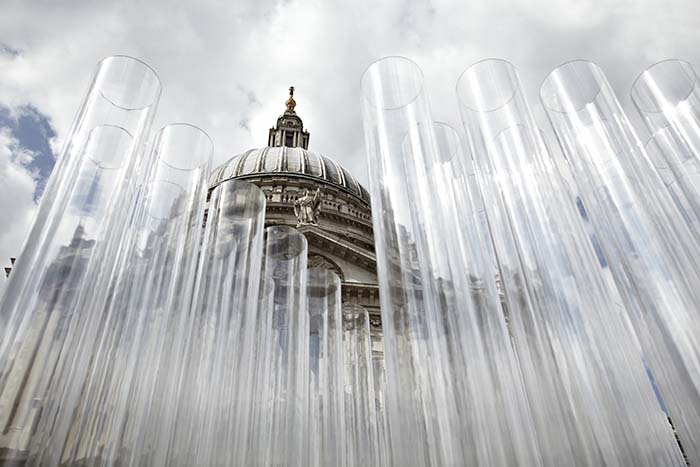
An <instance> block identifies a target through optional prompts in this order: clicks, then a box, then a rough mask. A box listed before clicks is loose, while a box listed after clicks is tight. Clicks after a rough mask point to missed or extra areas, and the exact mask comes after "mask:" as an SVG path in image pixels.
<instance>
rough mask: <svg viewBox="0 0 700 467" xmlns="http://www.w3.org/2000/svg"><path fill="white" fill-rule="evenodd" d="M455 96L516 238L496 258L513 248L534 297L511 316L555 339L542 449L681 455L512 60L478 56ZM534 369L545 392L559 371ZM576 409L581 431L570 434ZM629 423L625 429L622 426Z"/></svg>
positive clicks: (582, 457) (578, 454) (615, 459)
mask: <svg viewBox="0 0 700 467" xmlns="http://www.w3.org/2000/svg"><path fill="white" fill-rule="evenodd" d="M458 94H459V96H460V99H461V103H462V106H461V110H462V117H463V120H464V125H465V128H466V130H467V132H468V134H469V137H470V142H471V145H472V153H473V154H474V156H475V165H476V168H477V172H478V174H479V177H480V181H481V182H482V187H483V188H484V190H485V192H486V193H488V198H489V199H490V200H493V201H495V202H496V203H497V208H500V212H499V214H502V215H503V216H504V217H506V218H507V220H508V223H507V224H506V225H498V224H497V222H495V223H494V228H500V229H506V230H509V231H510V232H511V233H510V235H512V238H513V240H514V242H513V244H512V245H501V244H499V245H498V246H497V252H498V254H499V257H500V256H503V255H508V254H512V251H513V250H515V251H517V253H518V257H519V258H520V262H521V265H522V267H523V269H524V272H525V274H526V283H527V284H528V292H529V294H530V296H531V297H532V298H533V300H534V301H536V303H537V306H536V307H533V308H530V309H526V310H524V312H525V313H526V314H527V315H526V316H517V317H516V316H513V318H515V319H514V320H513V322H514V323H517V324H523V323H528V322H529V321H531V320H532V321H537V322H538V323H539V324H540V325H541V326H542V327H543V329H544V330H545V336H546V337H545V342H544V343H537V344H536V345H538V346H541V345H546V346H548V347H550V348H551V355H552V356H553V359H554V360H553V361H551V362H549V365H551V366H550V367H549V368H548V369H547V370H549V369H551V368H556V369H558V371H557V372H556V374H555V375H553V376H554V378H555V379H559V380H560V381H561V383H563V384H561V385H560V386H559V387H556V388H554V391H555V394H553V396H554V397H558V398H560V399H559V400H561V401H562V402H563V405H564V410H563V413H561V414H557V413H552V410H551V406H552V404H551V401H552V400H556V399H551V400H547V401H543V400H540V401H539V402H540V403H541V404H539V405H535V407H533V412H534V416H535V418H536V419H537V420H538V432H539V433H540V434H541V438H540V445H541V446H542V448H543V455H544V456H552V457H550V458H548V460H547V461H546V463H547V464H561V463H563V462H566V460H565V459H566V453H565V452H562V451H561V450H560V449H561V447H562V445H564V443H569V445H570V446H571V450H572V452H571V455H572V457H573V458H574V459H577V460H578V461H580V462H582V463H585V464H589V465H598V464H602V463H605V464H609V465H624V464H626V463H628V462H633V463H634V464H635V465H649V466H655V465H660V464H664V465H674V463H675V465H682V462H683V461H682V458H681V456H680V452H679V451H678V448H677V445H676V444H675V440H674V439H673V436H672V433H671V432H670V430H669V427H668V424H667V422H666V420H665V419H664V417H663V413H662V412H661V410H660V408H659V407H658V404H657V403H656V400H655V397H654V394H653V391H652V388H651V385H650V384H649V381H648V378H647V375H646V371H645V369H644V366H643V364H642V359H641V355H640V352H639V350H638V349H637V346H636V341H635V338H634V336H633V335H631V334H630V333H629V331H628V329H627V326H626V323H625V321H624V319H623V316H622V315H621V314H620V313H619V312H617V311H615V299H616V297H617V292H616V290H611V289H610V287H609V284H608V283H607V282H606V281H605V280H604V276H603V274H602V271H601V268H600V265H599V263H598V261H597V258H596V255H595V252H594V250H593V246H592V244H591V243H590V241H589V239H588V236H587V234H586V231H585V229H584V227H583V224H582V222H581V219H580V217H579V216H578V214H577V213H576V211H575V210H574V209H573V205H572V204H570V202H569V199H568V198H567V197H562V194H563V193H565V190H564V189H563V187H562V186H560V184H559V182H560V177H559V176H558V174H557V173H556V170H555V166H554V163H553V160H552V159H551V158H550V157H549V156H548V154H547V152H546V148H545V146H544V144H543V142H542V140H541V139H540V132H539V130H538V129H537V128H536V126H535V125H534V119H533V117H532V114H531V112H530V110H529V107H528V104H527V102H526V100H525V98H524V95H523V93H522V89H521V85H520V80H519V77H518V73H517V70H516V69H515V67H513V65H511V64H510V63H508V62H506V61H503V60H496V59H489V60H483V61H480V62H477V63H475V64H474V65H472V66H470V67H469V68H467V70H466V71H465V72H464V74H463V75H462V78H461V79H460V81H459V82H458ZM489 214H491V213H489ZM491 217H497V216H491ZM582 291H585V294H583V293H582ZM506 293H508V291H507V290H506ZM518 312H519V310H518ZM516 331H517V332H516V334H515V340H516V341H518V340H520V339H524V338H525V339H526V336H528V335H532V332H530V330H529V329H527V328H521V326H520V325H518V326H517V329H516ZM613 349H614V350H613ZM523 360H525V359H523ZM543 367H545V368H546V365H543ZM539 370H540V369H539V368H536V367H535V368H527V370H526V371H527V372H533V371H534V374H528V375H527V376H526V377H527V378H528V379H529V383H530V385H531V390H530V396H531V400H535V401H536V397H538V396H539V397H541V396H542V393H545V394H548V392H547V389H549V388H547V386H546V385H545V384H540V383H541V381H542V380H549V378H552V377H553V376H552V375H551V374H545V375H542V374H540V373H541V371H539ZM567 385H570V388H569V389H567ZM539 386H542V387H543V389H545V390H544V391H540V388H539ZM571 388H575V389H571ZM542 403H543V404H542ZM535 404H537V402H535ZM641 407H644V408H645V410H644V411H642V410H640V408H641ZM574 414H576V415H575V416H576V418H577V423H576V425H575V430H569V431H568V432H567V425H566V422H567V421H568V420H569V419H570V417H572V416H574ZM550 419H551V420H550ZM562 421H564V422H565V423H564V425H558V423H560V422H562ZM622 432H624V433H627V436H626V437H625V439H620V437H619V435H618V434H619V433H622ZM562 434H563V435H566V436H567V438H568V439H566V440H564V443H562V440H560V439H557V437H558V436H560V435H562ZM552 441H554V442H552Z"/></svg>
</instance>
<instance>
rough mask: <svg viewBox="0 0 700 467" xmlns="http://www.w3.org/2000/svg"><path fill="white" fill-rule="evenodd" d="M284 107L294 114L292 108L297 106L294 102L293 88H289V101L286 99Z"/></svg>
mask: <svg viewBox="0 0 700 467" xmlns="http://www.w3.org/2000/svg"><path fill="white" fill-rule="evenodd" d="M285 105H286V106H287V110H290V111H292V112H294V107H296V105H297V103H296V101H295V100H294V86H289V99H287V102H285Z"/></svg>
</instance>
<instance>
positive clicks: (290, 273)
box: [265, 226, 309, 467]
mask: <svg viewBox="0 0 700 467" xmlns="http://www.w3.org/2000/svg"><path fill="white" fill-rule="evenodd" d="M265 234H266V243H265V275H266V276H267V277H270V278H271V279H272V281H273V282H274V299H273V308H272V333H271V336H270V338H271V341H272V348H271V349H270V350H271V352H272V361H271V381H270V394H269V397H270V404H271V414H270V418H271V421H272V427H271V436H270V445H269V446H267V449H266V454H267V455H268V456H270V458H269V459H268V462H266V464H267V465H270V464H272V465H282V464H285V465H290V466H291V465H298V466H300V467H301V466H305V465H307V464H308V463H307V457H308V447H307V444H306V442H307V441H308V423H309V418H308V393H309V372H308V369H309V321H308V312H307V309H306V265H307V248H308V247H307V242H306V237H304V235H303V234H302V233H300V232H299V231H298V230H296V229H294V228H292V227H287V226H271V227H268V228H267V229H265Z"/></svg>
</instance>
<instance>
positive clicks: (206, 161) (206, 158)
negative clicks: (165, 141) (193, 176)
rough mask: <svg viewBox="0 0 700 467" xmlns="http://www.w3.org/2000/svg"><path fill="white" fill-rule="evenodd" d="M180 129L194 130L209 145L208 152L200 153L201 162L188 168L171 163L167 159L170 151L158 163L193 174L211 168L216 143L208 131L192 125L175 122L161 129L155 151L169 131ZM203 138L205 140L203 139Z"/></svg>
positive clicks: (156, 139) (157, 136)
mask: <svg viewBox="0 0 700 467" xmlns="http://www.w3.org/2000/svg"><path fill="white" fill-rule="evenodd" d="M179 128H187V129H190V130H194V131H195V134H197V137H198V138H200V139H201V141H205V142H206V144H207V148H206V151H204V150H202V151H199V155H198V159H200V160H199V161H197V163H195V164H193V165H191V166H188V167H183V166H179V165H177V164H175V163H174V162H172V161H169V160H168V159H167V154H168V153H170V151H166V157H165V158H163V157H159V158H158V162H159V163H162V164H165V165H166V166H168V167H170V168H172V169H174V170H178V171H182V172H192V171H194V170H201V169H203V168H206V167H208V166H211V163H212V161H213V158H214V142H213V141H212V139H211V137H210V136H209V134H208V133H207V132H206V131H204V130H202V129H201V128H200V127H198V126H197V125H193V124H191V123H186V122H175V123H169V124H167V125H164V126H163V127H161V129H160V130H158V132H157V133H156V137H155V139H154V141H155V143H157V144H156V146H155V148H154V149H158V148H159V147H160V143H161V141H162V138H163V137H164V136H165V134H166V132H167V131H168V130H177V129H179ZM202 136H203V138H202ZM205 152H206V155H204V153H205ZM174 153H177V151H174ZM160 155H161V154H160V153H159V156H160ZM207 175H208V174H207ZM217 186H218V185H217Z"/></svg>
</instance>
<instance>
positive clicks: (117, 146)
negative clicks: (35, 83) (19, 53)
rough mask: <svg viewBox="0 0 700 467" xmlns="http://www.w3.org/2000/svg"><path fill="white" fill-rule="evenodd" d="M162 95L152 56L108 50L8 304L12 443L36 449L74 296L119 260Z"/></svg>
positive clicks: (6, 416) (2, 383)
mask: <svg viewBox="0 0 700 467" xmlns="http://www.w3.org/2000/svg"><path fill="white" fill-rule="evenodd" d="M159 97H160V81H159V79H158V77H157V75H156V74H155V72H154V71H153V70H152V69H151V68H150V67H148V65H146V64H144V63H143V62H141V61H139V60H136V59H133V58H130V57H123V56H116V57H108V58H106V59H104V60H102V61H101V62H100V64H99V66H98V69H97V73H96V75H95V77H94V79H93V81H92V83H91V85H90V88H89V90H88V93H87V95H86V97H85V99H84V101H83V103H82V104H81V107H80V109H79V111H78V114H77V117H76V119H75V121H74V123H73V126H72V128H71V130H70V131H69V133H68V135H67V138H66V144H65V146H64V148H63V150H62V152H61V155H60V156H59V157H58V161H57V164H56V166H55V168H54V170H53V173H52V176H51V178H50V180H49V183H48V185H47V188H46V191H45V192H44V196H43V197H42V202H41V205H40V207H39V210H38V213H37V217H36V219H35V221H34V225H33V226H32V229H31V231H30V234H29V237H28V238H27V241H26V243H25V247H24V250H23V252H22V254H21V255H20V256H19V257H18V260H17V263H16V264H15V267H14V268H13V271H12V275H11V277H10V281H9V284H8V291H7V292H6V293H5V295H4V297H3V299H2V304H1V305H0V319H1V320H2V326H0V328H1V330H0V332H1V333H2V338H1V341H0V414H2V415H1V419H0V425H2V433H3V435H2V441H1V442H0V444H1V445H2V447H4V448H8V449H9V450H12V451H16V450H19V451H22V450H25V449H26V447H27V442H28V434H29V430H30V427H31V425H32V423H33V421H34V420H35V419H36V416H38V414H39V412H40V410H41V405H42V402H38V401H43V394H42V392H43V390H44V389H45V385H46V384H47V380H48V379H49V378H50V375H51V372H50V371H48V369H49V368H51V366H52V365H53V363H55V358H56V357H57V356H58V351H59V350H60V348H61V346H62V345H63V341H64V337H65V332H66V331H67V326H68V324H69V323H70V322H71V314H72V312H73V309H74V305H75V303H76V302H77V301H78V298H79V295H80V294H81V293H86V292H89V293H92V292H94V287H95V285H94V284H95V280H96V278H97V277H98V274H97V272H98V271H107V270H109V268H110V266H111V265H112V264H113V259H114V257H113V256H112V255H113V253H114V251H116V249H115V248H113V246H114V245H117V244H119V243H120V241H121V237H122V230H123V228H124V227H125V225H126V223H127V219H128V218H129V216H130V212H131V211H130V210H131V208H132V207H133V205H132V203H131V200H133V198H134V193H135V192H136V190H137V187H138V185H139V183H141V182H142V180H143V175H142V174H143V173H144V172H147V170H148V167H147V165H144V164H147V162H148V161H147V158H139V157H138V155H139V154H140V153H141V150H142V147H143V142H144V141H145V139H146V138H147V136H148V131H149V129H150V125H151V122H152V120H153V116H154V114H155V109H156V106H157V103H158V99H159ZM90 271H92V272H90ZM89 283H91V284H93V285H92V286H88V284H89ZM13 407H16V409H12V408H13Z"/></svg>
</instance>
